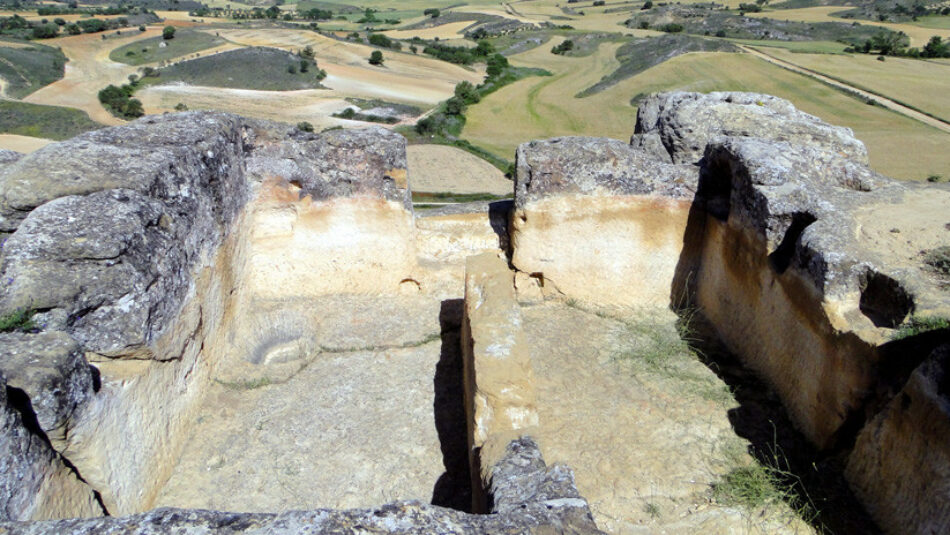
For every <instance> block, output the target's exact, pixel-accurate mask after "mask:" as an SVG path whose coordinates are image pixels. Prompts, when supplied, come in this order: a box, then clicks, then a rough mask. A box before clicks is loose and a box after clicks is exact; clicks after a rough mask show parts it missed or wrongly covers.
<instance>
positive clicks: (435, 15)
mask: <svg viewBox="0 0 950 535" xmlns="http://www.w3.org/2000/svg"><path fill="white" fill-rule="evenodd" d="M422 14H423V15H425V16H427V17H432V18H434V19H437V18H439V15H441V14H442V12H441V11H439V10H438V9H435V8H429V9H427V10H425V11H423V12H422Z"/></svg>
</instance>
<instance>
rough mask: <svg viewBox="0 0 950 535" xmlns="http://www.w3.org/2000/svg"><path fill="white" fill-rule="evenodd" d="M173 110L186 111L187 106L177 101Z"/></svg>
mask: <svg viewBox="0 0 950 535" xmlns="http://www.w3.org/2000/svg"><path fill="white" fill-rule="evenodd" d="M175 111H188V106H186V105H185V103H184V102H179V103H178V104H175Z"/></svg>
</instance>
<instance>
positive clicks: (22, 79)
mask: <svg viewBox="0 0 950 535" xmlns="http://www.w3.org/2000/svg"><path fill="white" fill-rule="evenodd" d="M2 45H3V43H2V42H0V78H3V80H4V82H5V83H4V87H5V92H6V95H7V96H9V97H12V98H16V99H21V98H23V97H25V96H27V95H29V94H30V93H32V92H34V91H36V90H37V89H39V88H41V87H43V86H46V85H49V84H51V83H53V82H55V81H56V80H59V79H61V78H62V77H63V73H64V69H65V65H66V56H64V55H63V53H62V51H60V50H59V49H56V48H53V47H51V46H46V45H41V44H36V43H32V44H31V45H30V46H28V47H24V48H13V47H7V46H2Z"/></svg>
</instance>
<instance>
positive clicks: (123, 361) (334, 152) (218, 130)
mask: <svg viewBox="0 0 950 535" xmlns="http://www.w3.org/2000/svg"><path fill="white" fill-rule="evenodd" d="M0 228H2V230H3V231H4V232H5V233H7V234H6V235H5V241H4V244H3V250H2V254H0V271H2V273H3V277H2V283H0V315H3V316H5V317H6V316H9V315H11V314H17V313H25V312H30V313H32V314H33V317H32V321H33V322H34V323H35V326H34V327H33V328H32V329H29V330H30V331H32V332H29V333H23V334H3V335H0V348H2V351H3V353H2V355H3V358H2V359H0V371H2V373H3V375H4V377H5V382H6V393H7V398H8V403H7V405H10V404H11V403H12V404H13V408H15V409H17V410H18V411H19V419H20V422H21V424H20V425H23V426H26V428H27V429H29V430H30V431H31V433H32V434H31V433H26V432H23V431H22V430H20V431H11V433H13V435H15V436H13V437H12V438H10V439H9V440H8V441H6V442H4V444H5V446H4V447H8V448H10V449H11V451H14V450H16V451H18V448H19V449H22V448H26V447H27V446H28V445H29V444H33V443H35V444H36V445H35V447H33V448H32V451H33V453H34V454H35V456H36V459H37V460H33V461H30V460H29V459H21V461H22V462H20V464H17V465H16V467H11V470H10V471H6V470H5V471H3V472H2V473H0V480H3V483H0V489H4V490H3V492H4V493H6V496H5V497H6V498H8V499H4V500H0V501H4V502H6V503H8V504H10V505H8V507H7V509H6V510H4V516H3V517H2V518H5V519H23V520H26V519H43V518H57V517H58V518H61V517H68V516H89V515H99V514H102V512H103V509H105V510H106V511H108V512H109V513H111V514H129V513H135V512H139V511H143V510H146V509H148V508H149V507H150V506H151V503H152V501H153V500H154V499H155V496H156V493H157V492H158V490H159V489H160V488H161V486H162V484H163V483H164V482H165V481H166V480H167V478H168V477H169V474H170V470H171V469H172V468H173V466H174V463H175V462H176V459H177V458H178V454H179V452H180V451H181V441H182V438H183V436H184V434H185V432H186V431H187V429H188V426H189V425H190V422H193V421H194V419H195V417H196V415H195V410H196V409H197V407H198V404H199V401H200V400H201V396H202V393H203V391H204V387H205V385H206V384H207V383H208V382H209V381H210V380H211V378H212V376H215V377H216V378H217V377H219V376H220V377H224V380H227V379H228V378H229V377H239V378H240V379H242V380H248V375H247V373H249V370H252V369H254V368H255V367H256V365H257V364H259V363H260V362H262V361H266V360H267V359H270V358H273V355H274V354H278V355H279V357H280V358H281V359H284V360H287V359H291V360H292V359H293V358H295V357H299V356H300V355H298V353H301V352H305V351H307V350H308V349H310V346H309V345H308V341H307V340H306V339H305V337H306V334H307V332H308V321H310V320H312V318H313V317H314V315H315V314H317V313H319V311H314V310H312V306H307V302H306V299H307V298H308V297H312V296H314V295H319V294H323V293H331V292H337V293H348V292H349V293H379V292H382V293H385V292H398V291H399V289H400V283H401V282H402V281H404V280H406V279H411V278H412V277H413V270H414V264H415V255H414V250H413V240H412V236H413V234H412V211H411V204H410V197H409V189H408V182H407V173H406V160H405V140H404V139H403V138H402V137H401V136H398V135H396V134H393V133H391V132H389V131H387V130H384V129H379V128H374V129H368V130H361V131H339V132H330V133H327V134H323V135H317V134H309V133H304V132H300V131H297V130H296V129H294V128H292V127H285V126H281V125H277V124H271V123H264V122H253V121H248V120H245V119H243V118H240V117H237V116H232V115H226V114H214V113H185V114H174V115H169V116H163V117H149V118H145V119H143V120H140V121H136V122H134V123H131V124H129V125H127V126H122V127H116V128H108V129H104V130H100V131H96V132H91V133H87V134H84V135H82V136H79V137H77V138H74V139H72V140H68V141H65V142H61V143H55V144H51V145H49V146H47V147H45V148H43V149H41V150H39V151H37V152H35V153H33V154H30V155H28V156H23V157H12V156H11V157H10V158H8V159H7V164H6V165H5V166H4V167H3V168H2V169H0ZM291 297H293V298H294V299H295V301H294V302H291V301H293V300H292V299H291ZM286 318H290V320H292V324H289V322H287V321H284V320H285V319H286ZM288 325H289V326H290V327H291V328H286V327H288ZM90 363H92V364H93V366H90ZM258 373H259V372H258ZM242 374H243V375H242ZM250 379H251V380H253V377H250ZM9 400H12V401H9ZM5 414H8V417H9V418H7V420H5V422H6V423H8V424H9V425H10V426H12V427H10V429H14V428H16V429H20V428H17V427H16V425H17V424H15V421H16V420H15V419H14V416H16V414H14V413H10V412H9V411H7V413H5ZM16 436H20V438H16ZM30 437H32V438H30ZM27 439H29V440H27ZM25 440H26V442H24V441H25ZM30 441H32V442H30ZM41 452H42V453H41ZM13 457H16V456H15V455H13ZM38 459H45V461H44V462H45V463H46V465H44V466H42V467H40V465H39V464H37V463H39V460H38ZM24 463H26V464H24ZM29 463H33V464H32V465H29ZM28 465H29V466H33V467H34V468H35V469H36V470H39V472H34V473H33V475H32V476H25V475H24V474H25V473H26V472H24V471H25V470H27V468H26V467H27V466H28ZM13 468H16V469H15V470H14V469H13ZM30 480H35V483H36V484H35V485H34V487H31V488H32V490H31V491H29V492H27V494H30V493H32V495H33V498H32V502H30V503H28V501H24V500H22V499H19V498H17V499H14V495H16V496H20V495H22V494H23V493H24V492H26V491H24V490H23V489H24V488H25V487H24V486H22V485H20V484H19V483H17V482H18V481H30ZM90 503H91V505H90ZM15 504H19V505H15ZM42 504H46V505H42Z"/></svg>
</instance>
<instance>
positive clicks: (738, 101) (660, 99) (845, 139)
mask: <svg viewBox="0 0 950 535" xmlns="http://www.w3.org/2000/svg"><path fill="white" fill-rule="evenodd" d="M718 136H730V137H754V138H760V139H769V140H775V141H787V142H789V143H792V144H795V145H805V146H809V147H815V148H819V147H820V148H824V149H827V150H828V151H829V152H833V153H836V154H838V155H840V156H843V157H845V158H848V159H850V160H853V161H854V162H856V163H860V164H864V165H867V163H868V155H867V150H866V149H865V148H864V144H863V143H861V142H860V141H858V140H857V139H855V138H854V135H853V134H852V133H851V130H850V129H848V128H843V127H840V126H831V125H829V124H827V123H825V122H823V121H822V120H821V119H819V118H817V117H815V116H813V115H809V114H807V113H804V112H802V111H799V110H797V109H795V106H793V105H792V103H791V102H789V101H787V100H784V99H780V98H777V97H773V96H771V95H762V94H758V93H739V92H713V93H708V94H702V93H686V92H682V91H677V92H672V93H661V94H658V95H651V96H650V97H648V98H647V99H645V100H644V101H643V102H641V103H640V105H639V106H638V108H637V125H636V129H635V131H634V135H633V138H632V139H631V144H632V145H633V146H636V147H643V148H644V149H647V150H650V151H651V152H652V153H653V154H654V155H655V156H657V157H658V158H660V159H661V160H667V161H672V162H673V163H697V162H699V160H700V158H702V157H703V152H704V150H705V149H706V143H707V142H709V141H712V140H713V138H715V137H718ZM661 147H662V149H665V150H663V151H661V150H660V148H661Z"/></svg>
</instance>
